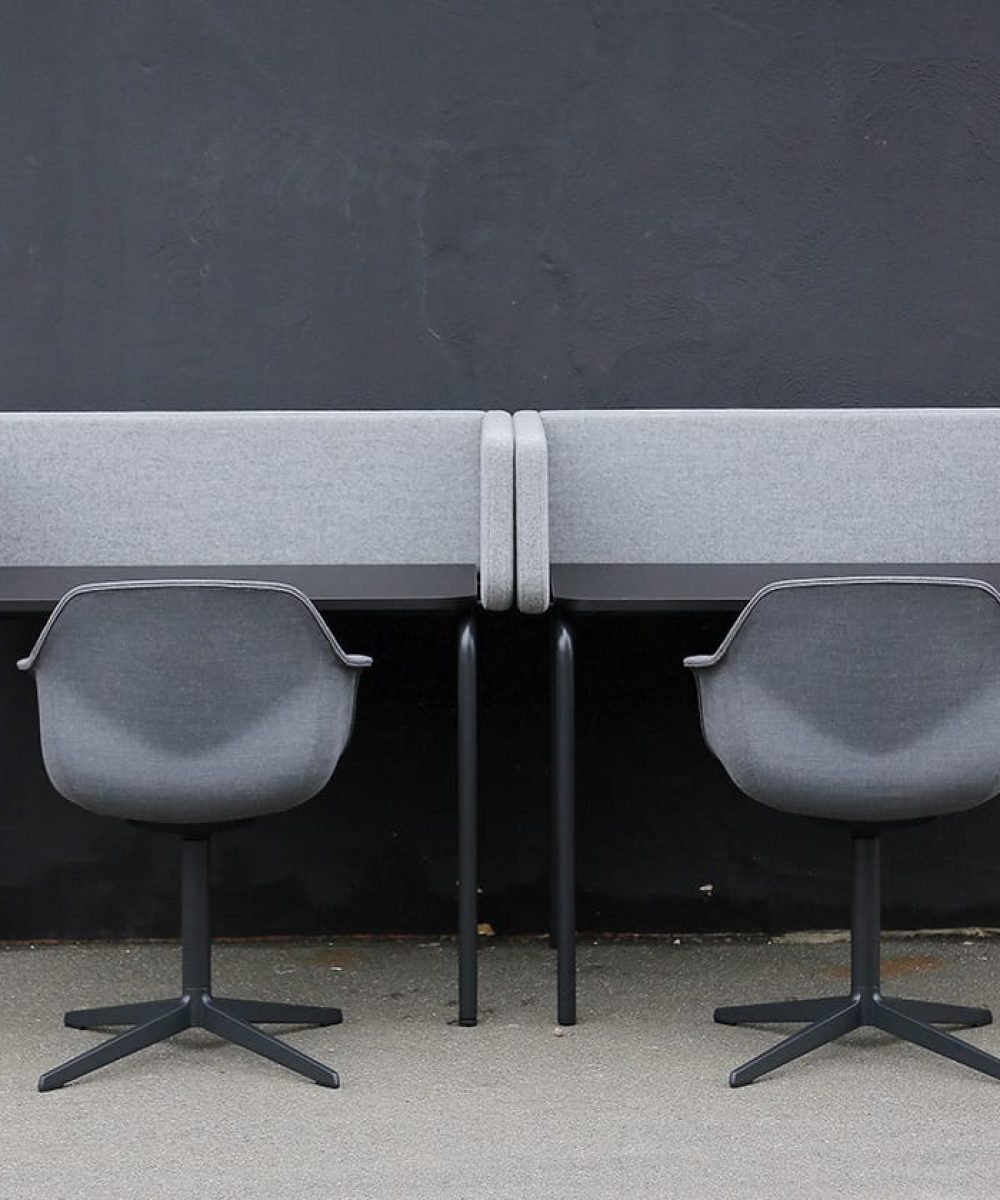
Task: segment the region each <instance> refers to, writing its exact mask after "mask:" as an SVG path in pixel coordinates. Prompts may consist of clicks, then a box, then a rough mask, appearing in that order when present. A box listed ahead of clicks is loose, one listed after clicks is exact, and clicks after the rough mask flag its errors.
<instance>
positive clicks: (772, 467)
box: [515, 408, 1000, 611]
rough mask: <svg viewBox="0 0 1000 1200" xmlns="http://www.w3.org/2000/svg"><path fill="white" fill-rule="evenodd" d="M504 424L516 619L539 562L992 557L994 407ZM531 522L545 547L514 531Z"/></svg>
mask: <svg viewBox="0 0 1000 1200" xmlns="http://www.w3.org/2000/svg"><path fill="white" fill-rule="evenodd" d="M515 429H516V430H517V445H516V448H515V454H516V462H517V479H516V489H517V496H518V506H517V514H518V516H517V520H518V530H517V535H516V536H517V543H518V552H519V558H518V581H517V590H518V597H519V603H520V605H521V607H522V608H525V609H527V610H528V611H540V610H541V609H542V608H544V607H545V606H546V605H547V603H548V594H549V592H548V561H549V559H551V561H552V562H556V563H657V562H662V563H686V562H690V563H706V562H712V563H741V562H777V563H782V562H787V563H824V562H830V563H833V562H857V563H861V562H876V563H877V562H887V563H905V562H915V563H921V562H925V563H926V562H935V563H948V562H990V561H996V560H998V559H1000V471H998V470H997V466H996V464H997V463H998V462H1000V410H998V409H983V408H977V409H944V408H942V409H926V408H924V409H851V410H843V409H836V410H830V409H793V410H788V409H784V410H781V409H712V410H656V411H648V410H613V411H600V412H596V411H595V412H576V411H560V412H542V413H540V414H525V415H523V416H522V414H517V417H516V419H515ZM540 439H541V441H542V448H541V449H540V448H539V446H538V445H537V443H538V442H539V440H540ZM522 441H523V442H524V443H525V450H524V451H523V452H522V444H521V443H522ZM543 476H544V480H543V478H542V477H543ZM543 527H544V529H545V531H546V534H547V538H548V542H549V546H548V547H545V546H543V545H542V543H541V542H540V541H539V539H538V538H537V537H532V536H531V535H530V533H529V532H528V531H529V528H534V529H541V528H543Z"/></svg>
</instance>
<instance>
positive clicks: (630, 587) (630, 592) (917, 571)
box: [551, 563, 1000, 612]
mask: <svg viewBox="0 0 1000 1200" xmlns="http://www.w3.org/2000/svg"><path fill="white" fill-rule="evenodd" d="M836 575H938V576H947V577H951V578H962V579H983V580H985V581H986V582H987V583H990V584H992V585H993V586H994V587H995V588H998V589H1000V563H631V564H605V563H553V564H552V575H551V577H552V598H553V600H554V601H556V602H557V603H559V604H561V605H563V606H564V607H565V608H567V609H570V610H572V611H574V612H684V611H701V610H703V609H734V608H742V607H743V605H744V604H745V603H746V602H747V601H748V600H749V599H750V597H751V596H753V595H754V593H755V592H757V591H759V590H760V588H762V587H764V586H765V585H767V584H769V583H774V582H775V581H777V580H779V579H819V578H824V577H831V576H836Z"/></svg>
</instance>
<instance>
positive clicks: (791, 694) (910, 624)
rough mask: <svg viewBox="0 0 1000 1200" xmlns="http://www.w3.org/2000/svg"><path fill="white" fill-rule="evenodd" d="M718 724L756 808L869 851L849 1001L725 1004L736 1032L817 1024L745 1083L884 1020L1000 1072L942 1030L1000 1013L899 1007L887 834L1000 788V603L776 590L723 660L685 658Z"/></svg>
mask: <svg viewBox="0 0 1000 1200" xmlns="http://www.w3.org/2000/svg"><path fill="white" fill-rule="evenodd" d="M684 662H685V665H686V666H688V667H691V668H693V670H694V672H695V677H696V679H697V683H698V693H699V698H700V704H701V718H702V729H703V732H704V735H705V740H706V742H707V743H708V745H709V748H710V749H711V750H712V752H713V753H714V754H715V755H716V757H717V758H718V759H719V760H720V762H721V763H722V765H723V766H724V767H725V768H726V770H727V772H728V773H729V775H730V777H731V778H732V780H733V782H734V783H735V784H736V785H737V787H739V788H740V789H741V791H743V792H745V793H746V794H747V795H748V796H750V797H751V798H752V799H754V800H759V801H760V802H761V803H763V804H767V805H770V806H771V807H772V808H777V809H782V810H784V811H785V812H790V813H800V814H802V815H804V816H810V817H819V818H824V819H826V820H830V821H837V822H840V823H841V824H842V825H844V826H846V827H847V828H848V829H849V830H850V833H851V837H852V840H853V870H854V882H853V902H852V913H851V991H850V995H848V996H836V997H823V998H821V999H815V1000H790V1001H785V1002H781V1003H776V1004H749V1005H741V1006H738V1007H731V1008H719V1009H716V1012H715V1019H716V1021H719V1022H720V1023H722V1024H726V1025H738V1024H741V1023H752V1024H756V1023H758V1022H761V1023H766V1022H769V1021H775V1022H789V1023H794V1022H798V1021H803V1022H808V1024H807V1026H806V1028H805V1029H803V1030H801V1031H800V1032H798V1033H796V1034H793V1035H792V1036H791V1037H788V1038H786V1039H785V1040H784V1041H782V1042H779V1043H778V1044H777V1045H776V1046H774V1047H772V1049H770V1050H767V1051H765V1052H764V1053H763V1054H761V1055H759V1056H758V1057H756V1058H754V1059H753V1060H751V1061H750V1062H748V1063H746V1064H745V1065H743V1066H742V1067H739V1068H738V1069H737V1070H735V1071H733V1072H732V1074H731V1075H730V1078H729V1082H730V1084H731V1085H732V1086H733V1087H739V1086H740V1085H742V1084H746V1083H750V1082H752V1081H753V1080H754V1079H757V1078H759V1077H760V1076H761V1075H764V1074H766V1073H767V1072H768V1071H772V1070H774V1068H775V1067H779V1066H781V1065H782V1064H784V1063H787V1062H790V1061H791V1060H792V1059H795V1058H798V1057H799V1056H800V1055H802V1054H805V1053H807V1052H808V1051H810V1050H814V1049H816V1048H817V1047H818V1046H822V1045H824V1044H825V1043H826V1042H830V1041H833V1040H834V1039H835V1038H838V1037H840V1036H841V1035H842V1034H845V1033H847V1032H848V1031H849V1030H852V1029H856V1028H858V1027H859V1026H865V1025H872V1026H876V1027H877V1028H879V1029H882V1030H885V1031H886V1032H888V1033H891V1034H894V1035H895V1036H896V1037H900V1038H905V1039H906V1040H907V1041H910V1042H915V1043H916V1044H917V1045H919V1046H924V1047H926V1048H927V1049H928V1050H933V1051H935V1052H936V1053H938V1054H943V1055H945V1056H946V1057H947V1058H951V1059H954V1060H955V1061H956V1062H960V1063H964V1064H965V1065H966V1066H970V1067H974V1068H975V1069H976V1070H979V1071H984V1072H985V1073H986V1074H987V1075H992V1076H993V1077H994V1078H1000V1059H997V1058H994V1057H993V1056H992V1055H990V1054H986V1053H984V1052H983V1051H982V1050H978V1049H976V1048H975V1047H973V1046H970V1045H969V1044H968V1043H966V1042H963V1041H961V1040H960V1039H959V1038H956V1037H954V1036H953V1035H952V1034H950V1033H945V1032H943V1031H942V1030H939V1029H935V1028H933V1027H932V1024H946V1025H987V1024H989V1023H990V1021H991V1020H992V1015H991V1013H990V1012H989V1010H988V1009H985V1008H966V1007H962V1006H958V1005H952V1004H936V1003H930V1002H927V1001H921V1000H902V999H896V998H890V997H887V996H883V995H882V994H881V990H880V982H879V966H880V962H879V933H880V919H881V911H880V910H881V901H880V894H879V893H880V869H879V850H880V834H881V832H882V830H883V829H884V828H887V827H888V826H890V825H891V824H892V823H893V822H899V821H914V820H918V819H922V818H927V817H933V816H939V815H941V814H944V813H949V812H959V811H961V810H963V809H967V808H972V807H974V806H975V805H978V804H983V803H984V802H985V801H987V800H989V799H990V798H991V797H992V796H994V795H996V794H997V792H998V791H1000V595H998V593H997V592H995V591H994V590H993V589H992V588H991V587H989V586H988V585H987V584H985V583H979V582H977V581H974V580H962V579H919V578H912V577H903V578H885V577H868V578H860V579H812V580H793V581H789V582H784V583H776V584H773V585H772V586H770V587H766V588H764V589H763V590H762V591H761V592H759V593H758V594H757V595H756V596H755V597H754V598H753V600H751V601H750V603H749V604H748V605H747V607H746V608H745V609H744V610H743V612H742V613H741V615H740V617H739V618H738V620H737V621H736V624H735V625H734V626H733V628H732V629H731V630H730V632H729V634H728V635H727V637H726V638H725V640H724V641H723V643H722V645H721V646H720V647H719V649H718V650H717V651H716V653H715V654H713V655H711V656H701V655H700V656H696V657H694V658H687V659H685V660H684Z"/></svg>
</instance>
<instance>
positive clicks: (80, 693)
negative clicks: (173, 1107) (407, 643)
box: [18, 580, 371, 1092]
mask: <svg viewBox="0 0 1000 1200" xmlns="http://www.w3.org/2000/svg"><path fill="white" fill-rule="evenodd" d="M370 664H371V659H370V658H366V657H363V656H360V655H348V654H345V653H344V652H343V651H342V650H341V648H340V646H339V645H338V644H337V642H336V640H335V639H334V637H333V635H332V634H331V633H330V631H329V630H328V629H327V627H326V625H324V623H323V621H322V619H321V618H320V616H319V614H318V613H317V611H316V610H315V608H313V606H312V605H311V604H310V602H309V601H308V600H307V599H306V597H305V596H303V595H302V593H301V592H298V591H296V590H295V589H294V588H291V587H286V586H285V585H283V584H278V583H229V582H214V581H200V580H169V581H158V582H152V583H146V582H143V583H110V584H94V585H91V586H86V587H80V588H76V589H75V590H74V591H72V592H70V593H68V594H67V595H66V596H64V597H63V599H62V600H61V601H60V602H59V604H58V606H57V607H56V609H55V611H54V612H53V614H52V616H51V618H50V619H49V621H48V623H47V624H46V626H45V628H44V629H43V630H42V633H41V636H40V637H39V638H38V641H37V643H36V644H35V647H34V649H33V650H32V652H31V654H30V655H29V656H28V657H27V658H25V659H22V660H21V661H20V662H19V663H18V666H19V667H20V668H21V669H22V670H25V671H31V672H33V674H34V676H35V682H36V685H37V689H38V709H39V725H40V731H41V742H42V755H43V758H44V761H45V767H46V770H47V771H48V774H49V777H50V779H51V780H52V783H53V785H54V786H55V787H56V789H57V790H58V791H59V792H61V793H62V795H63V796H65V797H66V799H67V800H71V801H72V802H73V803H74V804H79V805H80V806H81V807H83V808H86V809H89V810H90V811H91V812H94V813H99V814H102V815H105V816H112V817H121V818H124V819H125V820H127V821H131V822H136V823H139V824H142V825H147V826H150V827H152V828H156V829H165V828H166V829H171V830H173V831H175V832H176V833H178V834H179V835H180V837H181V841H182V857H181V888H182V905H181V924H182V981H181V995H180V996H179V997H178V998H177V999H173V1000H151V1001H145V1002H143V1003H139V1004H120V1005H114V1006H111V1007H108V1008H98V1009H90V1010H80V1011H77V1012H68V1013H67V1014H66V1018H65V1020H66V1024H67V1025H69V1026H72V1027H74V1028H77V1029H94V1028H105V1027H108V1026H115V1025H131V1026H133V1028H131V1029H129V1030H127V1031H126V1032H124V1033H121V1034H119V1035H118V1036H117V1037H112V1038H111V1039H109V1040H108V1041H106V1042H104V1043H102V1044H101V1045H99V1046H96V1047H95V1048H94V1049H92V1050H89V1051H86V1052H85V1053H83V1054H80V1055H78V1056H77V1057H76V1058H74V1059H71V1060H70V1061H69V1062H67V1063H64V1064H63V1065H62V1066H60V1067H56V1068H55V1069H54V1070H52V1071H48V1072H46V1073H45V1074H44V1075H43V1076H42V1077H41V1079H40V1080H39V1083H38V1087H39V1090H40V1091H43V1092H44V1091H50V1090H52V1089H53V1088H58V1087H62V1086H63V1084H65V1083H68V1082H69V1081H70V1080H72V1079H76V1078H78V1077H79V1076H81V1075H84V1074H86V1073H87V1072H89V1071H93V1070H94V1069H95V1068H97V1067H102V1066H105V1065H106V1064H107V1063H111V1062H115V1061H116V1060H117V1059H119V1058H123V1057H125V1055H128V1054H132V1053H134V1052H135V1051H136V1050H140V1049H142V1048H143V1047H145V1046H149V1045H152V1044H153V1043H154V1042H158V1041H161V1040H162V1039H164V1038H167V1037H170V1036H171V1035H173V1034H175V1033H178V1032H179V1031H180V1030H182V1029H187V1028H189V1027H191V1026H200V1027H202V1028H205V1029H208V1030H211V1031H212V1032H213V1033H217V1034H219V1035H220V1036H222V1037H224V1038H226V1039H228V1040H229V1041H231V1042H235V1043H236V1044H237V1045H240V1046H244V1047H246V1048H247V1049H248V1050H253V1051H255V1052H256V1053H258V1054H262V1055H264V1057H265V1058H270V1059H273V1060H274V1061H275V1062H277V1063H280V1064H281V1065H283V1066H286V1067H290V1068H291V1069H292V1070H293V1071H298V1072H299V1073H300V1074H302V1075H305V1076H307V1077H308V1078H309V1079H313V1080H315V1081H316V1082H317V1083H320V1084H323V1085H325V1086H327V1087H337V1086H338V1084H339V1079H338V1077H337V1073H336V1072H335V1071H332V1070H331V1069H330V1068H329V1067H326V1066H324V1065H323V1064H322V1063H319V1062H317V1061H316V1060H315V1059H312V1058H310V1057H309V1056H308V1055H305V1054H302V1053H301V1052H299V1051H298V1050H295V1049H293V1048H292V1047H291V1046H288V1045H287V1044H286V1043H284V1042H282V1041H279V1040H278V1039H277V1038H275V1037H272V1036H271V1035H270V1034H267V1033H264V1032H262V1031H261V1030H259V1029H256V1028H254V1025H255V1024H257V1023H261V1022H263V1023H271V1022H273V1023H295V1024H316V1025H333V1024H337V1023H338V1022H339V1021H340V1020H341V1013H340V1011H339V1010H338V1009H336V1008H321V1007H316V1006H313V1005H297V1004H270V1003H266V1002H261V1001H257V1000H223V999H219V998H216V997H214V996H213V995H212V992H211V973H210V965H211V941H210V934H209V845H210V836H211V834H212V833H213V832H215V831H216V830H219V829H222V828H225V827H228V826H231V825H234V824H238V823H241V822H244V821H248V820H251V819H252V818H254V817H259V816H263V815H265V814H267V813H276V812H281V811H283V810H285V809H289V808H292V807H294V806H295V805H297V804H301V803H303V801H305V800H308V799H309V798H310V797H311V796H314V795H315V794H316V792H318V791H319V790H320V789H321V788H322V787H323V786H324V784H325V783H326V782H327V780H328V779H329V778H330V776H331V775H332V773H333V770H334V768H335V767H336V765H337V761H338V759H339V758H340V755H341V753H342V751H343V749H344V747H345V745H346V744H347V740H348V737H349V735H350V732H351V726H352V721H353V713H354V701H355V694H356V691H357V680H358V674H359V670H360V669H361V668H363V667H367V666H369V665H370Z"/></svg>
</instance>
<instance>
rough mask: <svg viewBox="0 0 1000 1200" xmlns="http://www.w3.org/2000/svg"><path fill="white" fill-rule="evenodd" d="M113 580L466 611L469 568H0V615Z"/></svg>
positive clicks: (473, 594) (474, 590)
mask: <svg viewBox="0 0 1000 1200" xmlns="http://www.w3.org/2000/svg"><path fill="white" fill-rule="evenodd" d="M116 579H250V580H271V581H278V582H280V583H290V584H292V586H293V587H297V588H298V589H299V590H300V591H302V592H305V594H306V595H307V596H308V597H309V599H310V600H312V602H313V603H314V604H315V605H316V607H317V608H323V609H342V610H345V611H347V610H355V611H365V612H369V611H381V610H385V611H397V612H420V611H428V610H441V609H443V610H448V609H451V610H455V609H463V608H468V607H469V606H470V605H471V604H472V603H473V602H474V601H475V600H476V598H477V596H478V594H479V574H478V570H477V568H476V566H475V565H472V564H466V563H457V564H455V563H445V564H434V565H424V564H419V565H401V566H381V565H379V566H372V565H368V566H354V565H344V564H341V565H333V566H287V565H278V566H251V567H246V566H240V567H234V566H203V565H198V566H169V567H143V566H135V565H132V566H120V567H75V566H74V567H0V612H38V611H44V610H45V609H47V608H51V607H52V606H53V605H54V604H55V603H56V601H57V600H59V598H60V597H61V596H64V595H65V594H66V592H68V591H69V590H70V589H71V588H74V587H78V586H79V585H80V584H83V583H102V582H107V581H110V580H116Z"/></svg>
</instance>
